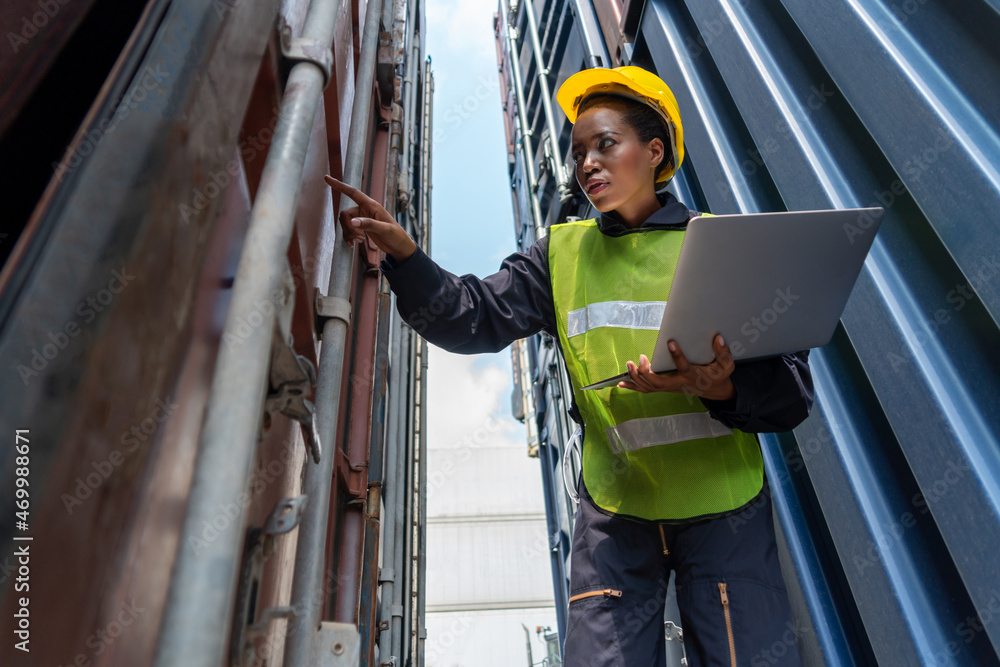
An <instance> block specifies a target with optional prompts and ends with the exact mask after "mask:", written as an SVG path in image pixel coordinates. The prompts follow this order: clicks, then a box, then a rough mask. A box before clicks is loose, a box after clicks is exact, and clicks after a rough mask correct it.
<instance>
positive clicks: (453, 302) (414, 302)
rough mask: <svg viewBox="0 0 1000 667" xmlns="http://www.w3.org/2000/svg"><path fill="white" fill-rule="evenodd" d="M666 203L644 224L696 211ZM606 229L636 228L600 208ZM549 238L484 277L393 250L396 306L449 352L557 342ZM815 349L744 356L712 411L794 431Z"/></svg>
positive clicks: (728, 419)
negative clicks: (547, 338) (534, 339)
mask: <svg viewBox="0 0 1000 667" xmlns="http://www.w3.org/2000/svg"><path fill="white" fill-rule="evenodd" d="M660 201H661V203H663V207H662V208H660V209H659V210H658V211H656V212H655V213H653V214H652V215H651V216H650V217H649V218H648V219H647V220H646V221H644V222H643V223H642V224H641V225H639V227H640V228H643V227H669V226H677V227H680V228H683V227H684V226H685V225H687V222H688V220H689V219H690V218H691V216H692V215H694V212H693V211H690V210H688V208H687V207H686V206H684V205H683V204H682V203H680V202H679V201H678V200H677V198H676V197H674V196H673V195H672V194H670V193H669V192H668V193H664V194H661V195H660ZM598 224H599V227H600V229H601V231H602V232H604V233H605V234H610V235H620V234H625V233H629V228H627V227H626V226H625V225H624V224H622V222H621V221H620V220H619V219H617V218H616V216H615V215H614V214H613V213H611V214H603V215H601V214H598ZM548 242H549V237H548V236H545V237H543V238H541V239H539V240H538V241H536V242H535V243H534V244H532V246H531V247H530V248H528V249H527V250H526V251H525V252H523V253H521V252H515V253H514V254H512V255H510V256H509V257H507V258H506V259H505V260H503V262H502V263H501V265H500V270H499V271H497V272H496V273H494V274H493V275H490V276H487V277H485V278H477V277H476V276H474V275H471V274H466V275H464V276H456V275H455V274H453V273H451V272H449V271H446V270H445V269H443V268H441V267H440V266H439V265H438V264H437V263H436V262H434V260H432V259H431V258H430V257H428V256H427V254H426V253H425V252H424V251H423V250H421V249H420V248H419V247H418V248H417V251H416V252H415V253H414V254H413V255H412V256H411V257H409V258H408V259H406V260H404V261H403V262H401V263H397V262H396V261H395V260H394V259H393V258H392V257H391V256H388V255H387V256H386V258H385V259H384V260H382V263H381V266H380V268H381V270H382V272H383V273H384V274H385V277H386V279H387V280H388V282H389V286H390V288H391V289H392V291H393V292H394V293H395V294H396V308H397V310H398V311H399V314H400V316H401V317H402V318H403V320H404V321H405V322H406V323H407V324H409V325H410V326H411V327H412V328H413V330H414V331H416V332H417V333H418V334H420V335H421V336H423V337H424V338H425V339H427V341H428V342H430V343H433V344H434V345H437V346H439V347H441V348H444V349H445V350H448V351H450V352H457V353H460V354H476V353H479V352H498V351H500V350H502V349H504V348H505V347H507V346H508V345H510V344H511V343H512V342H513V341H515V340H518V339H519V338H525V337H527V336H531V335H532V334H535V333H537V332H538V331H540V330H544V331H547V332H548V333H549V334H551V335H552V336H553V337H555V338H556V341H557V342H558V340H559V337H558V334H557V331H556V317H555V310H554V305H553V299H552V286H551V283H550V281H549V265H548V247H549V243H548ZM808 357H809V352H808V350H806V351H803V352H798V353H795V354H786V355H783V356H781V357H772V358H768V359H760V360H754V361H745V362H738V363H737V364H736V369H735V370H734V371H733V374H732V376H731V379H732V382H733V386H734V387H735V388H736V395H735V396H734V397H733V398H731V399H729V400H725V401H714V400H709V399H705V398H702V399H701V401H702V403H704V405H705V407H706V408H707V409H708V410H709V412H710V413H711V414H712V416H713V417H715V418H716V419H718V420H719V421H721V422H722V423H723V424H725V425H726V426H728V427H729V428H738V429H740V430H742V431H746V432H749V433H760V432H777V431H788V430H791V429H792V428H794V427H795V426H797V425H798V424H799V423H800V422H802V420H803V419H805V418H806V416H807V415H808V414H809V410H810V408H811V407H812V403H813V386H812V375H811V374H810V372H809V363H808Z"/></svg>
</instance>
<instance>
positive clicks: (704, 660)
mask: <svg viewBox="0 0 1000 667" xmlns="http://www.w3.org/2000/svg"><path fill="white" fill-rule="evenodd" d="M677 604H678V608H679V609H680V612H681V626H682V627H683V628H684V648H685V650H686V651H687V659H688V666H689V667H707V666H708V665H712V666H713V667H716V666H724V667H757V666H758V665H767V666H768V667H798V665H800V664H801V663H800V661H799V654H798V649H797V646H796V640H797V639H798V634H800V633H797V632H796V631H795V627H794V625H792V623H791V621H789V617H788V602H787V593H786V591H785V590H784V589H779V588H776V587H774V586H771V585H769V584H766V583H764V582H761V581H755V580H751V579H743V578H732V577H726V578H724V579H723V578H715V579H701V580H697V581H692V582H687V583H678V584H677Z"/></svg>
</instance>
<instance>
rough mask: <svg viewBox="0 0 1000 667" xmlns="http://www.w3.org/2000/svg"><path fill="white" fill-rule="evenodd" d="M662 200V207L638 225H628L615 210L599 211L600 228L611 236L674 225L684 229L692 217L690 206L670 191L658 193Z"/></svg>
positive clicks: (598, 224) (658, 197)
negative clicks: (681, 201)
mask: <svg viewBox="0 0 1000 667" xmlns="http://www.w3.org/2000/svg"><path fill="white" fill-rule="evenodd" d="M656 197H657V199H659V200H660V204H661V206H660V209H659V210H658V211H655V212H654V213H653V214H652V215H650V216H649V217H648V218H646V219H645V220H643V221H642V223H640V224H639V226H638V227H635V228H630V227H626V226H625V223H623V222H622V221H621V218H619V217H618V215H617V214H616V213H615V212H614V211H609V212H608V213H599V214H598V215H597V226H598V228H599V229H600V230H601V231H602V232H604V233H605V234H607V235H609V236H621V235H622V234H630V233H634V232H644V231H648V230H650V229H655V228H664V227H673V228H677V229H684V228H685V227H686V226H687V222H688V220H690V219H691V215H692V212H691V211H689V210H688V207H687V206H685V205H684V204H682V203H680V202H679V201H678V200H677V197H675V196H674V195H673V193H671V192H669V191H663V192H660V193H658V194H657V195H656Z"/></svg>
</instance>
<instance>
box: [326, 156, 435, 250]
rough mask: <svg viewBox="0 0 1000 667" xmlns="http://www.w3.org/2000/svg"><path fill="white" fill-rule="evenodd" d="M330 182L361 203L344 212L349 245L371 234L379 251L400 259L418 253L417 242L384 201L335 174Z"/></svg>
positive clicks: (344, 223) (342, 218) (342, 221)
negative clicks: (384, 204) (385, 207)
mask: <svg viewBox="0 0 1000 667" xmlns="http://www.w3.org/2000/svg"><path fill="white" fill-rule="evenodd" d="M326 182H327V183H329V184H330V187H332V188H333V189H334V190H337V191H338V192H340V193H341V195H347V196H348V197H350V198H351V199H352V200H354V202H355V203H356V204H357V206H352V207H350V208H346V209H344V210H343V211H341V212H340V227H341V229H343V230H344V241H346V242H347V243H348V244H349V245H351V246H353V245H354V242H355V241H361V240H363V239H364V238H365V236H367V237H368V238H370V239H371V240H372V242H373V243H374V244H375V245H376V246H378V248H379V250H381V251H382V252H384V253H386V254H387V255H391V256H392V258H393V259H394V260H396V261H397V262H402V261H405V260H407V259H409V258H410V256H412V255H413V253H414V252H416V250H417V244H416V243H414V242H413V239H411V238H410V236H409V235H408V234H407V233H406V232H405V231H404V230H403V228H402V227H400V226H399V223H398V222H396V221H395V220H393V218H392V216H391V215H389V212H388V211H386V210H385V209H384V208H383V207H382V205H381V204H379V203H378V202H377V201H375V200H374V199H372V198H371V197H369V196H368V195H366V194H365V193H363V192H361V190H358V189H357V188H355V187H352V186H350V185H348V184H347V183H343V182H341V181H338V180H337V179H336V178H334V177H333V176H327V177H326Z"/></svg>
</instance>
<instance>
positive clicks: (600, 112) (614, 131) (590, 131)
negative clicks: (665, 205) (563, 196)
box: [571, 106, 663, 213]
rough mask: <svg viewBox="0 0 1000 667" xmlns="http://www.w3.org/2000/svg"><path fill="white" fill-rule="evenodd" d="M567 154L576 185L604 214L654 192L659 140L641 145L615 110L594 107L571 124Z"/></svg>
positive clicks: (660, 148) (661, 145) (633, 131)
mask: <svg viewBox="0 0 1000 667" xmlns="http://www.w3.org/2000/svg"><path fill="white" fill-rule="evenodd" d="M571 155H572V156H573V160H574V161H575V162H576V179H577V181H578V182H579V183H580V187H581V188H582V189H583V191H584V192H585V193H586V194H587V197H588V198H589V199H590V201H591V203H592V204H593V205H594V208H596V209H597V210H598V211H600V212H601V213H607V212H608V211H614V210H617V209H619V208H621V207H622V206H623V205H626V204H628V203H629V202H630V201H634V200H635V199H636V198H637V197H641V196H646V195H647V193H646V191H647V190H648V194H652V193H653V192H654V191H655V189H656V187H655V173H656V165H657V164H659V162H660V160H661V158H662V157H663V142H662V141H660V140H659V139H654V140H653V141H651V142H649V144H647V145H645V146H644V145H643V144H642V143H641V142H640V141H639V137H638V135H636V133H635V129H633V128H632V126H631V125H629V124H628V123H626V122H625V120H624V119H623V118H622V114H621V112H620V111H619V110H618V109H616V108H614V107H611V106H594V107H590V108H589V109H587V110H586V111H584V112H583V113H582V114H580V115H579V116H578V117H577V119H576V123H575V124H574V125H573V142H572V148H571Z"/></svg>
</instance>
